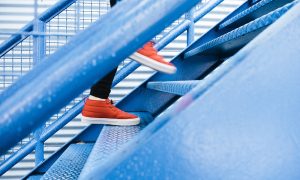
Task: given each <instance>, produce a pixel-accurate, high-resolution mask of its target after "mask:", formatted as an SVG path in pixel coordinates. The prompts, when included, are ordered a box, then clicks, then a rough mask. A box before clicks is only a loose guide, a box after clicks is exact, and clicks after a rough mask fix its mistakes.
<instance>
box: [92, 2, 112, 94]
mask: <svg viewBox="0 0 300 180" xmlns="http://www.w3.org/2000/svg"><path fill="white" fill-rule="evenodd" d="M116 3H117V0H110V6H111V7H113V6H114V5H115V4H116ZM116 72H117V68H116V69H114V70H112V71H111V72H110V73H109V74H107V75H106V76H105V77H104V78H102V79H100V80H99V81H98V82H97V83H96V84H94V85H93V86H92V88H91V92H90V94H91V95H92V96H96V97H98V98H102V99H107V98H108V96H109V94H110V91H111V85H112V82H113V80H114V77H115V75H116Z"/></svg>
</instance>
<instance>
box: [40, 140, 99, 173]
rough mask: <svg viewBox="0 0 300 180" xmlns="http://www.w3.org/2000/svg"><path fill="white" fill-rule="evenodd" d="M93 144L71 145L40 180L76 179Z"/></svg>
mask: <svg viewBox="0 0 300 180" xmlns="http://www.w3.org/2000/svg"><path fill="white" fill-rule="evenodd" d="M93 145H94V144H71V145H70V146H69V147H68V149H66V150H65V152H64V153H63V154H62V155H61V156H60V157H59V158H58V159H57V161H56V162H55V163H54V164H53V165H52V166H51V168H50V169H49V170H48V171H47V172H46V173H45V174H44V176H43V178H42V179H78V177H79V175H80V172H81V170H82V168H83V166H84V164H85V162H86V160H87V158H88V156H89V154H90V152H91V150H92V148H93Z"/></svg>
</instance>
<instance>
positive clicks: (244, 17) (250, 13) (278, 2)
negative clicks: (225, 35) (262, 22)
mask: <svg viewBox="0 0 300 180" xmlns="http://www.w3.org/2000/svg"><path fill="white" fill-rule="evenodd" d="M292 1H293V0H261V1H260V2H257V3H256V4H254V5H253V6H251V7H250V8H248V9H246V10H244V11H242V12H240V13H238V14H237V15H235V16H233V17H232V18H230V19H228V20H226V21H224V22H223V23H222V24H220V26H219V29H223V28H225V27H232V26H236V27H239V26H241V25H243V24H245V23H247V22H249V21H252V20H253V19H256V18H259V17H261V16H263V15H265V14H267V13H269V12H270V11H273V10H275V9H277V8H279V7H282V6H284V5H285V4H287V3H290V2H292Z"/></svg>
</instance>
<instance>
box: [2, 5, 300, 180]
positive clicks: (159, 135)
mask: <svg viewBox="0 0 300 180" xmlns="http://www.w3.org/2000/svg"><path fill="white" fill-rule="evenodd" d="M136 2H138V1H136ZM145 2H146V3H145V4H142V3H141V4H140V6H141V7H144V6H145V7H146V5H147V7H148V8H151V7H155V5H158V4H159V3H158V2H156V4H155V3H153V2H151V1H145ZM166 2H167V1H166ZM166 2H164V3H166ZM298 2H299V1H297V0H295V1H290V0H287V1H282V0H261V1H247V2H245V3H244V4H243V5H241V6H240V7H239V8H238V9H237V10H235V11H234V12H232V13H231V14H230V15H229V16H227V17H226V18H225V19H224V20H223V21H222V22H220V23H219V24H218V25H216V26H215V27H213V28H212V29H211V30H209V31H208V32H207V33H205V34H204V35H202V36H201V37H199V38H198V39H197V40H196V41H194V42H193V43H191V44H190V45H189V46H188V47H187V48H186V49H184V50H183V51H182V52H181V53H180V54H179V55H177V56H176V57H174V58H173V59H172V63H174V64H175V65H176V66H177V67H178V71H177V72H176V74H174V75H166V74H162V73H159V72H157V73H155V74H153V75H152V76H151V77H150V78H148V79H147V80H146V81H144V82H143V83H142V84H141V85H140V86H138V87H137V88H136V89H134V90H133V91H132V92H131V93H130V94H128V95H127V96H126V97H124V98H123V99H121V100H120V101H119V102H118V103H117V106H118V107H119V108H121V109H122V110H125V111H127V112H131V113H135V114H137V115H138V116H140V117H141V119H142V123H141V125H139V126H132V127H118V126H95V125H93V126H88V127H87V128H86V129H85V130H83V131H82V132H81V133H80V134H79V135H77V136H76V137H74V138H73V139H72V140H71V141H69V142H68V143H66V144H65V145H64V146H63V147H62V148H61V149H60V150H58V151H57V152H56V153H54V154H53V155H52V156H51V157H50V158H48V159H47V160H45V161H43V162H42V163H40V164H39V165H38V166H37V167H36V168H35V169H33V170H32V172H31V173H29V174H28V175H27V176H25V177H24V178H25V179H40V178H42V179H77V178H79V179H125V178H126V179H149V178H151V179H161V178H162V179H192V178H195V177H197V178H199V179H202V178H203V179H219V178H221V179H282V178H287V179H297V178H299V177H300V174H299V172H298V171H297V169H299V165H298V164H299V161H300V160H299V158H298V157H299V156H298V155H297V152H296V150H297V149H298V146H297V144H298V143H297V142H298V141H299V133H298V132H297V128H299V123H297V118H299V117H300V116H299V113H298V111H297V108H291V107H299V105H300V104H299V99H297V98H298V97H299V95H298V94H297V92H298V91H299V90H300V86H299V83H297V78H296V76H295V75H296V72H297V69H299V67H300V63H299V62H297V58H299V55H298V53H297V52H299V46H295V45H296V44H297V43H296V42H298V40H299V37H300V36H299V30H298V29H299V23H295V22H299V19H300V13H299V12H300V4H299V3H298ZM131 3H134V2H133V1H132V2H131ZM152 3H153V4H152ZM168 3H171V2H168ZM177 3H182V5H183V4H185V5H186V9H184V8H182V7H183V6H178V4H176V3H175V2H174V4H173V5H174V8H175V9H176V8H177V9H176V11H174V9H167V10H166V12H164V13H165V14H164V15H162V14H160V15H157V16H154V17H153V19H155V20H156V21H153V27H152V28H154V29H156V30H157V31H154V30H150V24H143V23H141V22H140V23H141V25H142V27H144V28H145V30H144V31H146V32H147V33H145V32H144V31H137V32H134V33H133V34H132V35H130V36H129V37H128V39H127V43H128V44H127V45H121V46H120V47H116V48H113V46H112V45H113V43H114V41H115V39H110V40H111V42H106V41H105V40H103V41H104V42H106V43H108V44H107V46H108V47H110V48H111V50H112V52H110V53H114V52H115V55H113V54H108V53H106V52H105V51H100V52H97V51H95V50H90V52H88V54H87V55H85V56H83V57H85V58H86V59H88V60H89V62H90V64H88V63H86V64H83V62H82V61H81V59H80V58H81V57H80V56H81V55H79V54H78V53H77V51H79V50H81V49H85V47H86V46H89V45H93V46H99V47H101V43H102V41H100V42H95V41H93V39H92V38H91V37H90V36H91V34H92V32H93V33H95V34H94V36H95V37H99V38H97V39H101V38H100V37H105V36H104V35H107V34H108V33H109V32H108V31H106V30H102V31H101V32H96V31H94V30H96V29H97V28H99V27H100V26H101V25H106V23H108V22H109V21H110V20H111V19H110V17H109V16H107V17H106V19H104V20H103V22H102V21H99V22H98V23H95V24H94V25H93V26H92V27H91V28H89V29H88V30H87V31H85V32H83V33H82V34H80V36H78V37H77V38H75V39H74V40H73V41H72V42H71V43H70V44H69V45H67V46H65V47H63V48H61V50H60V51H58V52H57V53H56V54H54V55H52V56H50V57H49V59H50V60H51V59H55V58H57V57H61V60H60V61H58V62H59V63H56V64H50V63H49V62H45V63H43V64H42V65H40V66H37V68H36V70H33V73H31V74H29V75H28V76H26V77H25V78H24V79H23V81H26V80H27V81H28V80H32V81H33V82H32V84H31V85H24V83H23V82H22V80H21V81H20V82H19V83H17V84H16V85H15V86H13V87H12V88H11V89H9V90H8V91H6V92H4V95H7V96H10V97H11V98H12V99H18V96H14V95H13V94H12V92H13V91H14V90H16V88H21V87H24V88H26V87H31V86H33V85H35V81H37V80H38V78H35V77H34V76H32V75H34V74H39V75H41V76H46V75H47V72H44V70H48V69H50V70H51V69H55V68H57V69H60V68H63V69H65V70H70V69H69V68H68V67H67V64H68V63H67V60H66V59H67V57H68V55H63V52H66V50H68V51H72V52H73V53H74V54H75V55H77V56H79V57H75V56H73V55H74V54H73V55H71V56H72V57H74V64H76V63H77V65H78V66H79V65H80V64H82V65H84V66H83V67H84V68H82V69H81V68H80V66H79V68H77V66H76V67H75V68H77V69H78V70H77V69H75V70H70V74H71V75H70V76H69V75H67V74H66V73H65V72H63V71H62V72H59V76H58V77H63V76H64V75H67V76H69V77H67V78H65V79H66V81H67V80H68V79H69V80H70V79H71V80H70V81H69V82H66V84H63V83H62V85H61V87H55V88H53V91H57V92H64V88H63V87H65V86H66V85H67V84H68V83H70V84H72V79H73V78H79V76H80V79H85V82H86V83H89V84H92V80H90V79H91V78H92V79H93V78H95V79H96V77H99V76H102V75H103V74H105V72H106V71H107V72H108V71H109V68H110V67H111V66H115V65H116V64H117V63H118V61H119V60H120V59H122V58H123V57H124V58H125V57H126V56H127V55H128V54H130V53H131V51H132V52H134V49H136V48H138V45H139V44H142V42H139V41H137V42H135V43H133V42H132V41H133V40H134V38H135V36H139V37H141V39H142V40H140V41H146V40H147V38H148V39H149V38H150V36H154V35H155V33H157V32H158V29H160V26H159V25H161V23H162V24H163V23H165V22H164V21H168V22H169V23H170V19H172V18H174V17H172V16H170V14H172V15H175V16H179V15H180V13H183V12H184V11H186V10H187V9H188V8H187V7H188V6H190V7H192V5H195V2H192V1H189V3H187V2H184V1H178V2H177ZM218 3H220V1H219V2H217V1H215V4H214V1H211V3H207V6H204V7H203V8H202V9H200V11H199V12H200V13H199V14H197V15H196V17H197V18H199V19H200V18H201V17H203V15H205V14H206V13H207V12H208V11H210V10H211V9H212V8H214V7H215V6H216V5H217V4H218ZM131 5H132V4H130V3H128V4H125V3H121V4H120V6H118V7H116V10H115V11H113V12H112V13H111V15H112V16H113V15H115V14H117V13H120V12H126V11H128V10H129V9H130V7H131ZM152 5H154V6H152ZM145 9H146V8H145ZM130 11H131V12H136V13H140V15H141V16H144V14H143V13H142V12H140V11H139V10H130ZM146 12H147V11H146ZM114 13H115V14H114ZM168 13H170V14H168ZM129 16H130V15H128V17H129ZM126 17H127V16H124V18H126ZM128 17H127V18H128ZM166 17H168V18H166ZM171 17H172V18H171ZM188 18H189V17H188ZM188 18H187V20H189V19H188ZM197 18H195V19H197ZM130 19H132V20H135V17H132V16H131V18H130ZM192 21H194V20H193V19H192ZM121 22H124V21H123V19H120V20H119V21H116V22H115V23H114V24H113V25H112V27H114V26H116V27H118V25H119V23H121ZM185 23H186V21H183V22H182V23H181V24H179V25H178V26H177V27H176V28H177V29H176V30H177V31H170V32H169V33H168V34H166V36H165V37H166V39H163V38H162V40H160V41H159V42H158V43H157V44H156V46H157V48H158V49H160V48H162V47H163V46H165V45H166V43H167V42H169V41H170V40H168V39H167V38H170V39H172V38H173V37H174V36H175V35H177V34H178V31H179V32H181V30H180V29H181V28H182V26H184V27H190V24H187V25H185ZM128 25H132V24H130V22H128ZM134 27H135V26H134ZM127 31H129V29H126V28H125V29H124V31H123V32H120V31H116V32H115V33H116V34H118V33H121V34H122V33H126V32H127ZM190 31H192V30H191V29H190ZM101 33H103V34H101ZM257 36H258V37H257ZM112 37H113V36H112ZM171 37H172V38H171ZM83 39H86V44H82V45H78V47H76V46H75V44H76V42H80V41H82V40H83ZM103 39H105V38H103ZM173 39H174V38H173ZM253 39H254V40H253ZM293 39H294V40H295V42H293V43H292V42H291V40H293ZM190 42H191V41H190ZM273 43H277V46H274V44H273ZM121 44H122V42H121ZM124 44H125V41H124ZM136 44H137V45H136ZM89 47H91V46H89ZM125 47H126V48H127V49H126V51H125V50H124V49H125ZM287 47H290V48H287ZM72 48H74V49H72ZM77 49H78V50H77ZM273 50H274V52H272V53H270V51H273ZM89 53H90V54H89ZM95 54H99V55H97V56H95ZM116 56H118V57H122V58H119V59H117V58H115V57H116ZM95 57H97V58H100V59H101V58H103V57H104V58H103V59H105V57H107V58H110V59H113V60H114V61H113V62H110V63H109V64H108V62H106V61H104V60H99V59H98V61H99V62H97V63H95V61H94V59H95ZM68 58H69V57H68ZM285 58H289V59H290V60H291V64H289V63H285V62H284V60H285ZM271 60H272V61H271ZM104 62H106V63H104ZM58 65H60V67H59V68H58ZM100 65H101V66H102V67H105V68H107V70H106V71H104V72H102V74H101V73H100V72H99V73H98V74H97V75H93V74H91V73H88V74H87V75H86V74H84V75H73V74H75V72H76V71H77V72H81V70H82V71H83V72H86V69H93V68H96V67H98V66H99V67H100ZM47 66H48V67H47ZM137 67H138V64H137V63H135V62H132V63H129V64H128V65H126V66H125V67H124V68H123V69H121V70H120V71H119V72H118V74H117V77H116V78H115V80H114V85H116V84H117V83H118V82H120V81H121V80H122V79H123V78H124V76H127V75H128V74H130V73H131V72H132V71H133V70H134V69H136V68H137ZM73 68H74V67H73ZM84 69H85V70H84ZM68 72H69V71H68ZM276 72H280V75H277V74H275V73H276ZM49 81H53V82H56V81H57V80H56V79H55V77H50V78H49ZM277 83H280V85H281V86H278V84H277ZM48 86H49V85H45V86H44V87H45V88H46V87H47V88H48ZM282 87H286V88H285V89H284V90H282ZM13 88H15V89H13ZM77 88H78V89H80V90H84V89H85V88H86V87H85V86H84V85H83V84H80V85H78V86H77ZM270 90H274V92H273V91H271V92H270ZM28 91H29V92H30V90H28ZM78 92H79V90H77V91H67V93H70V94H71V95H68V97H62V96H60V97H61V98H65V99H62V100H60V101H54V102H51V104H54V105H58V106H62V104H63V101H67V98H69V99H72V98H71V96H75V95H76V93H78ZM19 94H20V95H22V92H19ZM247 94H249V96H248V95H247ZM65 95H66V94H65ZM40 96H45V95H44V94H42V95H40ZM181 96H182V97H181ZM45 97H46V96H45ZM274 97H278V98H274ZM290 97H293V99H291V98H290ZM2 98H3V97H2ZM3 99H4V100H6V101H3V102H9V100H7V99H5V97H4V98H3ZM34 101H36V100H34ZM257 102H259V103H257ZM33 103H43V105H48V104H49V103H48V102H45V101H43V100H41V102H38V101H37V102H33ZM30 105H31V104H28V105H27V104H25V105H24V107H25V108H28V107H31V106H30ZM81 107H82V102H79V103H78V104H77V105H75V106H74V107H73V108H72V109H71V110H70V111H69V114H68V113H67V114H66V116H71V118H73V117H74V115H75V116H76V115H77V114H78V113H80V110H81ZM31 108H33V107H31ZM41 108H43V107H40V109H41ZM4 110H5V108H3V107H2V109H1V108H0V112H6V111H4ZM47 110H48V111H53V112H54V110H53V109H51V108H48V109H47ZM18 112H20V113H23V114H24V115H25V114H26V112H21V111H18ZM286 113H288V115H287V114H286ZM42 115H44V114H43V113H40V112H38V113H37V115H34V116H32V119H37V117H42ZM283 115H285V116H284V117H285V118H284V119H285V121H284V122H283V121H282V119H283V117H282V116H283ZM14 116H15V117H12V119H15V120H18V118H19V117H21V116H19V115H14ZM66 116H63V117H62V121H68V120H69V119H71V118H68V117H66ZM64 118H65V120H64ZM4 119H5V118H4ZM59 123H61V122H60V121H58V122H57V124H59ZM62 124H64V123H62ZM16 125H19V124H18V123H16ZM22 125H23V124H22ZM61 126H62V125H58V126H55V127H56V129H57V128H58V127H61ZM266 127H269V128H266ZM22 128H24V130H22V131H24V132H26V131H29V130H30V129H31V130H32V127H28V126H27V127H22ZM51 130H52V129H51V128H50V129H49V131H51ZM52 131H54V130H52ZM46 132H47V131H46ZM24 134H25V133H24ZM50 135H51V133H50ZM19 136H24V135H23V134H20V135H19ZM9 137H10V138H11V139H13V140H15V141H17V139H18V138H17V137H13V136H9ZM42 137H43V134H42ZM2 145H3V147H5V148H7V147H8V145H7V144H5V143H2ZM275 149H276V150H275ZM76 157H77V158H76Z"/></svg>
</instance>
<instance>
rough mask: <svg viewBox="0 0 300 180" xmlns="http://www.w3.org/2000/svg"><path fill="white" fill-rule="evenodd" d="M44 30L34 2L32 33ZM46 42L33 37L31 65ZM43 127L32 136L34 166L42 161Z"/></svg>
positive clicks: (38, 56) (42, 56)
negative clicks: (34, 142)
mask: <svg viewBox="0 0 300 180" xmlns="http://www.w3.org/2000/svg"><path fill="white" fill-rule="evenodd" d="M45 29H46V25H45V23H44V22H42V21H40V20H39V19H38V2H37V0H35V1H34V25H33V31H34V32H41V33H44V32H45ZM45 50H46V41H45V36H39V35H33V65H36V64H37V63H39V62H40V61H41V60H42V59H43V58H44V57H45V53H46V51H45ZM44 127H45V125H43V126H41V127H40V128H38V129H37V130H36V131H35V132H34V133H33V134H34V138H35V139H36V141H37V144H36V146H35V165H36V166H37V165H39V164H40V163H41V162H43V161H44V142H43V141H41V140H40V136H41V134H42V133H43V130H44Z"/></svg>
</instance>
